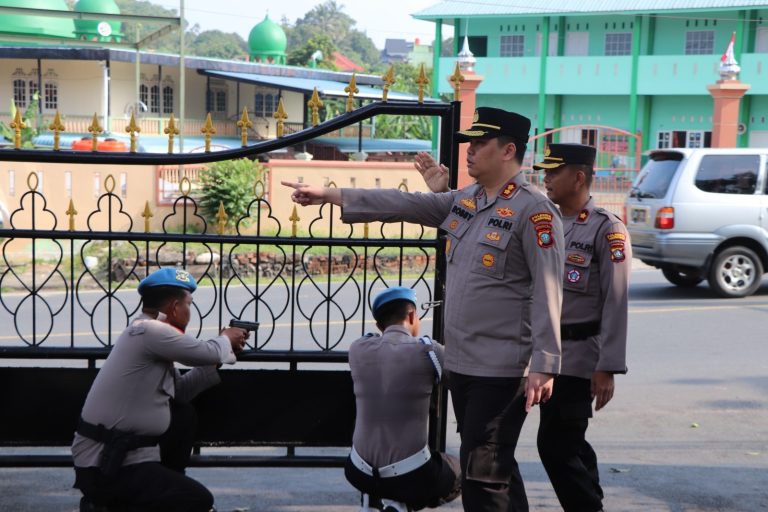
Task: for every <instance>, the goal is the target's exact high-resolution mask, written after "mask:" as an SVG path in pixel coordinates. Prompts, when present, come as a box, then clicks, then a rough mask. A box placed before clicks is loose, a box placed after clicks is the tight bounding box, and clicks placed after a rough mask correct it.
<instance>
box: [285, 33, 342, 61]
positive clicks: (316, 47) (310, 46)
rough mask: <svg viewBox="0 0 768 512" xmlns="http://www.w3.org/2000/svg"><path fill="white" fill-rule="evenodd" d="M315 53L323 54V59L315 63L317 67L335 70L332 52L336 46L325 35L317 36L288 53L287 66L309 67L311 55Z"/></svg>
mask: <svg viewBox="0 0 768 512" xmlns="http://www.w3.org/2000/svg"><path fill="white" fill-rule="evenodd" d="M317 51H320V52H321V53H322V54H323V58H322V59H321V60H320V61H319V62H318V63H317V66H318V67H320V68H325V69H336V66H335V65H334V64H333V52H335V51H336V46H335V45H334V44H333V41H332V40H331V38H330V37H328V36H327V35H325V34H318V35H317V36H315V37H313V38H311V39H309V40H308V41H307V42H305V43H304V44H302V45H301V46H298V47H296V48H295V49H294V50H292V51H290V52H289V53H288V57H287V61H288V64H289V65H291V66H310V65H311V61H312V55H314V54H315V52H317Z"/></svg>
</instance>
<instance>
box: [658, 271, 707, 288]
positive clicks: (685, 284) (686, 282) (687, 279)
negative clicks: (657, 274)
mask: <svg viewBox="0 0 768 512" xmlns="http://www.w3.org/2000/svg"><path fill="white" fill-rule="evenodd" d="M661 273H662V274H664V277H665V278H666V279H667V281H669V282H670V283H672V284H674V285H677V286H679V287H681V288H693V287H694V286H696V285H698V284H699V283H700V282H702V281H703V280H704V278H703V277H701V276H699V275H698V274H686V273H685V272H680V271H679V270H674V269H671V268H663V269H661Z"/></svg>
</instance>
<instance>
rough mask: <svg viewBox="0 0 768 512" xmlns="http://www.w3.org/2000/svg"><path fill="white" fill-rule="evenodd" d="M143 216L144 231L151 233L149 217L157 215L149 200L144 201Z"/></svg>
mask: <svg viewBox="0 0 768 512" xmlns="http://www.w3.org/2000/svg"><path fill="white" fill-rule="evenodd" d="M141 216H142V217H144V232H145V233H149V219H151V218H152V217H154V216H155V215H154V214H153V213H152V210H150V209H149V201H147V202H146V203H144V211H143V212H142V214H141Z"/></svg>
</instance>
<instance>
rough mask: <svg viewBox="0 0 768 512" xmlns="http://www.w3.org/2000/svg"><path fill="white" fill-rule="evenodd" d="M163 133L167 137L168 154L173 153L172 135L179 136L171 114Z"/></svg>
mask: <svg viewBox="0 0 768 512" xmlns="http://www.w3.org/2000/svg"><path fill="white" fill-rule="evenodd" d="M163 133H165V134H166V135H167V136H168V153H173V137H174V135H178V134H179V129H178V128H177V127H176V120H175V119H174V118H173V114H171V118H170V119H168V125H167V126H166V127H165V129H164V130H163Z"/></svg>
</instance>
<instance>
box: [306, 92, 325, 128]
mask: <svg viewBox="0 0 768 512" xmlns="http://www.w3.org/2000/svg"><path fill="white" fill-rule="evenodd" d="M307 106H308V107H309V108H310V109H311V110H312V126H317V125H318V124H320V108H321V107H322V106H323V101H322V100H321V99H320V95H319V94H318V93H317V87H315V89H314V90H313V91H312V98H311V99H310V100H309V101H308V102H307Z"/></svg>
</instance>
